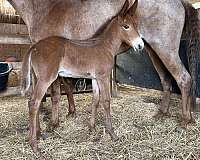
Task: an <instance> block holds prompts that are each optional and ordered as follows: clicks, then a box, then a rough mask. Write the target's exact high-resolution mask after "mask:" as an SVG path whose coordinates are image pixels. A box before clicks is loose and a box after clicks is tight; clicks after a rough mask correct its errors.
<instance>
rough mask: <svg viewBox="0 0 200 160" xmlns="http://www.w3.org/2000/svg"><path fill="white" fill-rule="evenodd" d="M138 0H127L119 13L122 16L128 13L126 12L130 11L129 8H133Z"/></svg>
mask: <svg viewBox="0 0 200 160" xmlns="http://www.w3.org/2000/svg"><path fill="white" fill-rule="evenodd" d="M136 1H138V0H126V1H125V3H124V6H123V8H122V10H121V11H120V13H119V15H121V16H123V15H126V13H127V12H128V10H129V9H130V8H132V6H133V5H135V3H136Z"/></svg>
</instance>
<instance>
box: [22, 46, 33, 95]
mask: <svg viewBox="0 0 200 160" xmlns="http://www.w3.org/2000/svg"><path fill="white" fill-rule="evenodd" d="M31 51H32V47H31V48H30V49H29V50H28V52H27V53H26V54H25V56H24V59H23V62H22V77H21V94H22V96H24V95H25V94H26V93H27V91H28V89H29V87H30V85H31V53H32V52H31Z"/></svg>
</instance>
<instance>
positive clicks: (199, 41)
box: [182, 0, 200, 111]
mask: <svg viewBox="0 0 200 160" xmlns="http://www.w3.org/2000/svg"><path fill="white" fill-rule="evenodd" d="M182 3H183V6H184V8H185V14H186V17H185V27H186V28H185V29H186V37H187V42H188V48H187V56H188V66H189V71H190V74H191V77H192V88H191V106H192V109H193V110H196V111H197V110H200V108H197V106H196V93H197V89H198V88H197V85H196V82H197V76H198V67H197V64H198V63H199V62H200V22H199V19H198V10H196V9H195V8H193V7H192V5H191V4H190V3H188V2H186V1H185V0H182Z"/></svg>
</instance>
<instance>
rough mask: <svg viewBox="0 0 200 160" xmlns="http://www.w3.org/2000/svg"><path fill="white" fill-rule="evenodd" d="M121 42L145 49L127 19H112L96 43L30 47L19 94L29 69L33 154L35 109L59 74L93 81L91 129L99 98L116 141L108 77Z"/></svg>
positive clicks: (47, 42)
mask: <svg viewBox="0 0 200 160" xmlns="http://www.w3.org/2000/svg"><path fill="white" fill-rule="evenodd" d="M123 42H125V43H127V44H128V45H130V46H132V47H133V48H135V49H136V50H137V49H139V48H143V47H144V43H143V41H142V39H141V38H140V37H139V35H138V33H137V32H136V31H135V29H134V26H133V23H132V19H131V17H129V16H126V17H121V16H118V17H115V18H114V19H113V20H112V21H111V23H110V24H109V25H108V27H107V28H106V30H105V31H104V33H103V34H102V35H101V36H100V37H99V38H98V39H96V40H95V41H88V42H87V41H84V42H83V41H71V40H68V39H65V38H62V37H56V36H55V37H49V38H46V39H44V40H41V41H39V42H38V43H37V44H35V45H34V46H32V47H31V49H30V50H29V52H28V53H27V54H26V55H25V58H24V61H23V66H22V72H23V74H22V76H23V77H22V93H25V92H26V91H27V89H28V87H29V85H30V83H29V82H30V68H31V67H32V68H33V70H34V72H35V74H36V77H37V84H36V86H35V89H34V91H33V94H32V97H31V102H30V106H29V107H30V108H29V116H30V144H31V146H32V148H33V151H34V152H37V150H38V147H37V135H38V134H39V133H40V128H39V120H38V109H39V106H40V103H41V100H42V98H43V96H44V94H45V92H46V91H47V88H48V87H49V86H50V85H51V84H52V83H53V82H54V81H55V80H56V79H57V77H58V75H59V76H64V77H76V78H91V79H92V87H93V102H92V116H91V119H90V128H91V129H94V127H95V115H96V107H97V105H98V104H99V96H100V95H101V98H102V106H103V107H104V109H105V115H106V129H107V131H108V133H109V134H110V136H111V138H112V139H114V140H115V139H117V136H116V135H115V133H114V131H113V129H112V124H111V115H110V92H109V76H110V73H111V70H112V67H113V65H114V56H115V55H116V53H117V51H118V49H119V47H120V45H121V44H122V43H123Z"/></svg>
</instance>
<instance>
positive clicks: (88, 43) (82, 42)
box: [67, 16, 117, 46]
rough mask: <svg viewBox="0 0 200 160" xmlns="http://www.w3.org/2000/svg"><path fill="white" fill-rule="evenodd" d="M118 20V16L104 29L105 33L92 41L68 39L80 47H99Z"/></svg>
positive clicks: (91, 39)
mask: <svg viewBox="0 0 200 160" xmlns="http://www.w3.org/2000/svg"><path fill="white" fill-rule="evenodd" d="M116 20H117V16H115V17H113V18H112V20H111V21H110V23H109V24H108V25H107V26H106V27H105V28H104V30H103V33H102V34H100V35H98V36H97V37H94V38H90V39H87V40H70V39H67V40H68V41H70V42H71V43H73V44H76V45H80V46H94V45H97V44H99V43H100V42H102V40H103V39H104V35H106V34H107V32H108V30H109V29H110V28H111V26H112V25H113V23H114V22H115V21H116Z"/></svg>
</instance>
